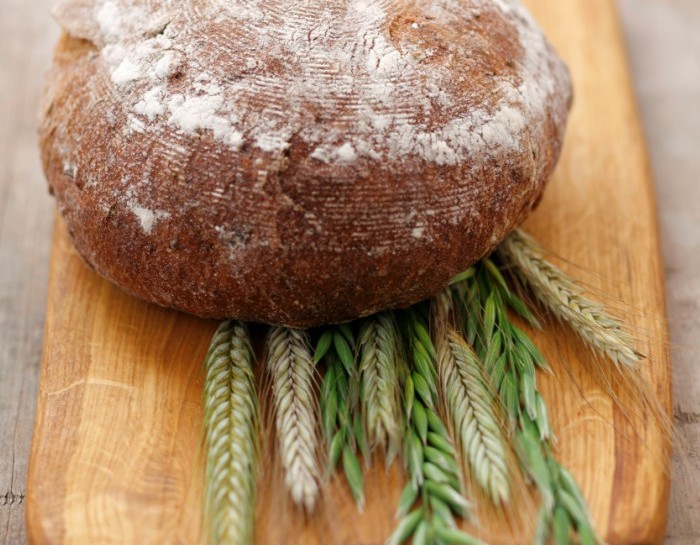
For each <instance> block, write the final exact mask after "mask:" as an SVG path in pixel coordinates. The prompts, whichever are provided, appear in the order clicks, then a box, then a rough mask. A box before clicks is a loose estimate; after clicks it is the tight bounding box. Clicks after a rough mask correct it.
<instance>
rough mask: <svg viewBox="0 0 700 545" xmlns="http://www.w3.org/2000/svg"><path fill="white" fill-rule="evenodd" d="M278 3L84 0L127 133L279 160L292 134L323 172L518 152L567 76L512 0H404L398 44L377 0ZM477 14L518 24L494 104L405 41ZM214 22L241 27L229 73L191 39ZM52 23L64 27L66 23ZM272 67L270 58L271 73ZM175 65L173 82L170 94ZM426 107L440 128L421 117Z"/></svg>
mask: <svg viewBox="0 0 700 545" xmlns="http://www.w3.org/2000/svg"><path fill="white" fill-rule="evenodd" d="M69 3H70V2H69ZM281 6H282V7H284V6H285V3H284V2H279V1H267V2H266V1H264V0H238V1H236V0H225V1H223V0H196V1H190V2H145V1H141V2H136V1H134V0H93V5H92V10H91V15H92V17H93V18H94V21H95V23H96V29H97V31H96V32H97V34H98V35H97V37H95V36H93V39H94V40H95V41H96V42H97V43H100V44H105V46H104V47H103V49H102V50H101V56H102V60H103V62H104V64H105V67H106V69H107V70H108V71H109V73H110V76H111V80H112V82H113V83H114V85H115V86H116V87H117V92H118V93H119V94H120V96H121V100H122V101H123V103H124V106H125V108H126V109H127V111H128V112H129V113H130V115H132V116H136V118H137V120H138V121H136V122H132V123H131V124H130V125H129V127H132V128H133V127H140V128H145V129H146V130H152V131H153V132H155V133H160V132H161V127H165V126H169V127H171V128H174V129H177V130H179V131H181V132H182V133H183V134H188V135H194V134H196V133H198V132H199V131H210V132H211V133H212V134H213V136H214V137H215V138H216V139H217V140H218V141H220V142H221V143H223V144H225V145H227V146H229V147H230V148H231V149H232V150H234V151H236V150H238V149H240V147H241V146H243V145H252V146H255V147H257V148H258V149H260V150H262V151H264V152H269V153H280V152H284V151H285V150H287V149H288V148H289V146H290V141H291V139H292V137H293V136H294V135H299V136H300V137H301V138H302V139H303V140H304V141H305V142H307V143H308V144H309V145H311V146H313V147H312V149H313V151H312V153H311V157H312V158H314V159H317V160H319V161H322V162H326V163H329V162H340V163H346V164H347V163H350V162H352V161H355V160H356V159H362V158H365V159H369V160H373V161H377V160H387V159H389V160H392V161H395V160H396V159H397V158H401V157H406V156H414V157H419V158H421V159H422V160H425V161H427V162H432V163H435V164H437V165H457V164H459V163H461V162H463V161H465V160H469V159H472V158H473V157H475V156H477V157H478V156H483V155H484V154H492V155H494V156H496V155H499V154H502V153H503V152H504V151H508V150H512V149H517V148H519V147H521V146H522V145H523V141H522V136H523V134H524V130H523V129H524V128H525V127H526V125H527V124H528V123H529V122H532V121H533V120H538V119H540V118H542V117H543V116H544V112H545V109H546V102H547V100H548V99H549V97H550V96H551V95H552V93H553V92H554V89H555V87H556V83H557V79H558V80H561V79H563V78H565V74H564V73H563V72H557V71H555V70H552V66H551V64H550V63H549V57H548V55H549V52H548V49H547V47H546V44H545V41H544V37H543V36H542V34H541V32H540V31H539V30H538V29H537V27H536V26H535V25H534V23H533V21H532V20H531V17H530V16H529V14H528V13H527V12H526V11H525V10H524V9H523V8H522V6H521V5H520V4H519V3H518V2H517V0H497V1H496V0H441V1H432V2H415V4H414V5H413V9H412V11H411V17H412V18H413V19H414V20H415V22H412V23H411V24H410V26H409V27H408V35H407V36H404V39H403V40H401V43H395V40H392V39H391V36H390V33H389V32H387V27H388V25H390V24H391V22H392V21H391V20H388V17H390V16H391V13H390V11H391V10H392V9H393V7H392V3H391V2H388V1H382V0H342V1H338V0H336V1H326V0H299V1H296V2H293V3H290V4H289V6H288V9H286V10H285V11H282V10H281V9H280V7H281ZM489 10H499V11H501V12H502V13H503V14H504V16H505V17H506V18H509V19H512V20H513V21H514V22H515V21H516V20H517V21H518V24H517V28H518V33H519V34H518V36H517V40H518V42H519V43H518V44H516V45H518V46H519V47H520V48H521V49H522V51H523V54H522V55H521V58H518V59H514V62H516V63H517V71H516V72H517V77H515V78H514V77H512V76H511V75H508V76H507V77H503V78H499V77H498V76H497V75H494V82H493V83H494V87H495V88H496V89H497V91H498V92H499V93H500V94H501V95H502V96H501V98H500V99H499V100H498V101H497V103H496V104H493V103H491V104H488V100H487V98H488V97H476V98H477V100H474V97H468V96H463V95H461V94H458V93H456V92H454V91H453V88H454V85H453V83H452V81H453V80H454V74H453V73H452V71H451V70H450V66H449V63H442V64H440V63H435V62H431V61H430V58H429V57H430V56H431V55H434V54H435V51H431V50H430V49H429V48H428V49H426V48H425V47H424V46H422V45H421V44H420V43H418V41H417V40H416V41H412V39H411V36H410V31H418V30H420V28H421V25H422V24H425V23H429V24H432V23H433V22H434V21H435V20H439V21H441V22H442V24H447V25H449V24H452V25H454V24H459V22H460V21H459V19H460V18H463V19H464V20H467V19H468V18H473V17H475V16H476V17H478V16H479V15H481V14H482V13H484V12H488V11H489ZM86 11H87V8H85V10H83V15H84V14H85V13H86ZM212 20H213V21H217V20H218V21H220V22H221V25H222V27H224V28H228V27H236V28H245V29H246V30H247V31H246V32H243V33H240V34H238V35H236V36H235V40H236V42H235V43H233V42H228V43H222V44H221V48H222V51H221V54H222V58H225V57H226V55H236V56H243V57H244V58H245V61H246V64H245V67H244V69H243V70H239V71H237V73H236V72H234V73H231V72H228V71H227V70H226V69H221V67H219V66H216V65H215V64H211V63H210V61H212V60H215V59H211V58H207V55H205V54H203V53H202V50H203V47H202V43H201V40H203V39H206V37H203V36H201V35H200V34H199V31H200V28H202V25H203V23H206V24H207V25H208V24H211V21H212ZM61 22H62V23H63V24H64V26H65V27H66V28H67V30H68V31H69V32H70V30H71V28H72V27H75V26H76V25H75V24H73V23H72V22H71V20H65V19H64V20H61ZM224 38H225V34H224ZM226 48H228V51H226ZM260 51H264V52H265V59H266V61H262V60H261V58H260V57H261V56H260V54H259V53H260ZM460 54H461V55H465V54H468V52H465V51H463V50H460V49H459V48H458V47H457V46H456V45H455V47H454V49H453V50H452V51H448V55H449V56H452V57H454V56H456V55H460ZM273 59H277V60H278V62H276V63H274V64H275V65H274V66H271V60H273ZM178 69H182V71H181V73H180V74H179V77H180V80H179V81H178V82H177V85H168V84H167V80H168V78H169V77H171V76H172V74H173V73H175V72H176V71H177V70H178ZM480 101H481V102H484V104H480ZM310 103H312V104H313V105H314V107H317V108H319V109H321V110H322V111H324V112H325V113H326V114H327V115H328V116H329V117H331V116H334V115H335V116H338V117H340V118H342V121H343V123H342V125H343V126H342V129H339V128H338V126H337V124H330V123H329V124H325V125H321V124H317V123H313V122H310V120H309V118H308V110H309V104H310ZM348 105H350V107H351V110H350V111H348V110H349V108H348ZM436 109H439V110H440V113H441V114H442V115H441V117H442V118H444V121H443V122H442V123H435V122H430V121H429V118H430V116H431V115H432V113H434V112H435V110H436ZM129 130H132V129H129Z"/></svg>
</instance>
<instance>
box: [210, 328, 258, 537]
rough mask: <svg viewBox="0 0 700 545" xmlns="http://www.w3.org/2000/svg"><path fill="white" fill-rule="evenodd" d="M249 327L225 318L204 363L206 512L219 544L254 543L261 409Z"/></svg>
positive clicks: (212, 531)
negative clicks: (258, 402) (259, 410)
mask: <svg viewBox="0 0 700 545" xmlns="http://www.w3.org/2000/svg"><path fill="white" fill-rule="evenodd" d="M253 358H254V354H253V349H252V346H251V342H250V337H249V334H248V330H247V329H246V327H245V326H244V325H243V324H242V323H240V322H224V323H222V324H221V325H220V326H219V328H218V329H217V331H216V333H215V334H214V337H213V339H212V342H211V346H210V348H209V351H208V353H207V355H206V358H205V361H204V369H205V383H204V398H203V404H204V437H205V445H206V506H205V509H206V512H207V516H208V519H209V521H210V524H211V533H212V538H213V541H214V542H215V543H236V544H240V545H246V544H248V543H252V539H253V521H254V515H255V512H254V511H255V485H256V477H257V465H258V435H257V433H258V425H257V424H258V419H257V418H258V411H257V394H256V391H255V379H254V376H253V369H252V362H253Z"/></svg>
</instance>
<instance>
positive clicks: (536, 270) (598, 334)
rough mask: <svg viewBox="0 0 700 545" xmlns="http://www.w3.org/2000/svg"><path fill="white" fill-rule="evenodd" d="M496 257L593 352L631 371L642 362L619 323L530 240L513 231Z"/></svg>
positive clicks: (528, 237) (642, 357)
mask: <svg viewBox="0 0 700 545" xmlns="http://www.w3.org/2000/svg"><path fill="white" fill-rule="evenodd" d="M498 255H499V257H500V258H501V259H502V260H503V262H504V263H505V264H506V265H507V266H509V267H512V269H513V271H514V272H515V274H516V275H517V276H518V278H519V279H520V280H521V281H522V282H523V283H525V284H526V285H527V286H528V287H529V288H530V289H531V290H532V292H533V293H534V295H535V297H536V298H537V299H538V300H539V301H540V303H541V304H542V305H544V306H545V307H546V308H548V309H549V310H550V311H551V312H552V313H553V314H554V315H555V316H556V317H557V318H559V319H560V320H562V321H564V322H566V323H568V324H569V325H570V326H571V327H572V328H573V329H574V330H575V331H576V332H577V333H578V334H579V335H580V336H581V338H582V339H583V340H584V341H585V342H586V343H587V344H588V345H589V346H590V347H592V348H593V349H594V350H597V351H598V352H599V353H601V354H603V355H606V356H608V357H609V358H610V359H611V360H612V361H613V362H615V363H616V364H619V365H623V366H626V367H634V366H635V365H636V364H637V363H639V362H640V361H641V360H642V359H644V355H643V354H642V353H641V352H638V351H637V350H636V349H635V348H634V345H633V340H632V338H631V336H630V335H629V334H627V333H626V332H625V331H624V330H623V329H622V323H621V322H620V321H619V320H618V319H616V318H614V317H613V316H612V315H611V314H610V313H609V312H608V311H607V310H606V309H605V307H604V306H603V305H602V304H600V303H598V302H596V301H592V300H591V299H589V298H587V297H585V296H584V295H583V289H582V288H581V287H580V286H579V285H577V283H576V281H575V280H574V279H573V278H571V277H570V276H569V275H567V274H566V273H565V272H564V271H562V270H561V269H559V268H558V267H556V266H555V265H553V264H552V263H550V262H549V261H547V259H545V257H544V252H543V250H542V248H541V246H540V245H539V244H538V243H537V241H536V240H535V239H533V238H532V237H531V236H529V235H527V234H526V233H524V232H523V231H522V230H516V231H514V232H513V233H511V234H510V235H509V236H508V237H507V238H506V239H505V240H504V241H503V242H502V243H501V245H500V246H499V247H498Z"/></svg>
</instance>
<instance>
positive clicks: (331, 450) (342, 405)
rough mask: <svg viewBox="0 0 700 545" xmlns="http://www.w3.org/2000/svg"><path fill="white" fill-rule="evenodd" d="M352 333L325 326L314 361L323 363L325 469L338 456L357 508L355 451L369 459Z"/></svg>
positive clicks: (361, 499)
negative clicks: (326, 461) (326, 463)
mask: <svg viewBox="0 0 700 545" xmlns="http://www.w3.org/2000/svg"><path fill="white" fill-rule="evenodd" d="M354 352H355V336H354V334H353V332H352V328H351V327H350V326H349V325H348V324H343V325H339V326H333V327H328V328H326V330H325V331H324V332H323V334H322V335H321V336H320V337H319V340H318V343H317V345H316V351H315V353H314V361H317V362H319V361H321V360H324V361H325V362H326V374H325V375H324V377H323V382H322V383H321V419H322V421H323V435H324V438H325V439H326V443H327V446H328V462H329V463H328V469H329V471H333V469H335V467H336V466H337V465H338V463H339V462H340V461H341V459H342V465H343V472H344V473H345V480H346V481H347V483H348V486H349V488H350V492H351V493H352V496H353V498H354V499H355V502H356V503H357V506H358V508H359V509H360V511H361V510H362V509H363V508H364V504H365V495H364V477H363V475H362V466H361V465H360V460H359V458H358V457H357V452H358V450H359V451H360V452H361V453H362V455H363V456H364V457H365V460H369V447H368V445H367V441H366V438H365V430H364V429H363V425H362V417H361V415H360V402H359V390H360V374H359V372H358V370H357V367H356V361H355V355H354Z"/></svg>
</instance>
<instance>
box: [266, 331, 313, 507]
mask: <svg viewBox="0 0 700 545" xmlns="http://www.w3.org/2000/svg"><path fill="white" fill-rule="evenodd" d="M267 367H268V369H269V372H270V374H271V376H272V394H273V404H274V410H275V417H276V431H277V441H278V443H279V453H280V458H281V460H282V467H283V468H284V472H285V485H286V486H287V490H288V491H289V493H290V494H291V496H292V500H293V501H294V503H295V504H296V505H297V506H300V507H303V508H305V509H306V510H307V512H311V511H313V509H314V507H315V506H316V502H317V500H318V496H319V493H320V486H321V470H320V468H319V453H320V444H319V433H320V416H319V408H318V401H317V400H316V398H315V387H314V385H315V377H316V369H315V365H314V362H313V358H312V355H311V352H310V351H309V339H308V335H307V333H306V331H303V330H299V329H289V328H286V327H273V328H271V330H270V333H269V336H268V339H267Z"/></svg>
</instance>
